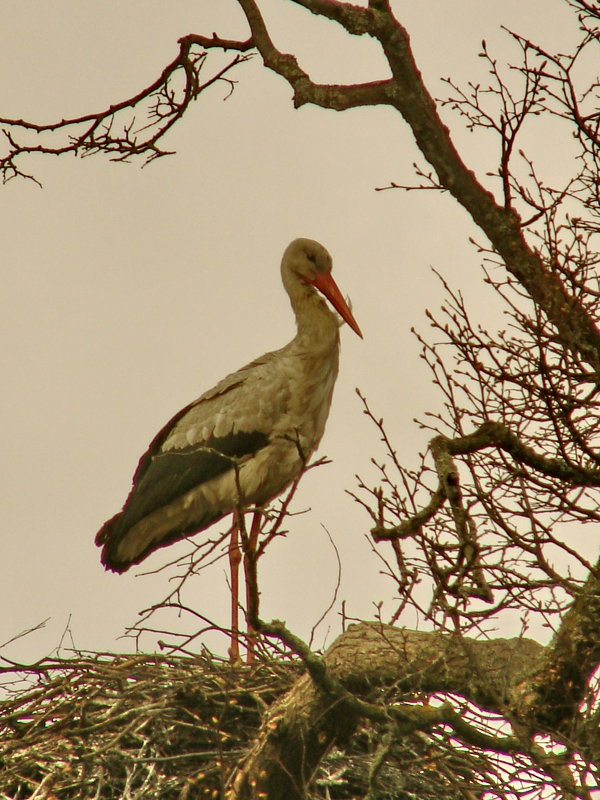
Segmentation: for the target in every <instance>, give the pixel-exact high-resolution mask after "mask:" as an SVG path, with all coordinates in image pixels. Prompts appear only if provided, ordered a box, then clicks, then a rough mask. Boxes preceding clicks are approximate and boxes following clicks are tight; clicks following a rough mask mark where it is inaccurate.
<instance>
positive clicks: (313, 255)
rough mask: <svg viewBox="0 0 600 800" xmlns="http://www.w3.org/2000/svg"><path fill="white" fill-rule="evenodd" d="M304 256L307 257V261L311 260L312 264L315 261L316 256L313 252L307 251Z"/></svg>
mask: <svg viewBox="0 0 600 800" xmlns="http://www.w3.org/2000/svg"><path fill="white" fill-rule="evenodd" d="M306 257H307V258H308V260H309V261H312V263H313V264H316V263H317V257H316V255H315V254H314V253H307V254H306Z"/></svg>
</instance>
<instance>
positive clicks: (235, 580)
mask: <svg viewBox="0 0 600 800" xmlns="http://www.w3.org/2000/svg"><path fill="white" fill-rule="evenodd" d="M229 536H230V540H229V576H230V580H231V647H230V648H229V660H230V661H231V663H232V664H233V663H235V662H237V661H239V660H240V618H239V608H240V561H241V560H242V553H241V551H240V543H239V537H240V530H239V527H238V520H237V514H234V515H233V525H232V526H231V530H230V532H229Z"/></svg>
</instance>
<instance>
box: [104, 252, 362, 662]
mask: <svg viewBox="0 0 600 800" xmlns="http://www.w3.org/2000/svg"><path fill="white" fill-rule="evenodd" d="M281 278H282V281H283V285H284V287H285V290H286V291H287V293H288V295H289V298H290V302H291V304H292V309H293V310H294V314H295V315H296V325H297V333H296V336H295V337H294V338H293V339H292V341H291V342H290V343H289V344H287V345H286V346H285V347H282V348H281V349H280V350H275V351H274V352H271V353H266V354H265V355H263V356H261V357H260V358H257V359H256V360H255V361H253V362H251V363H250V364H248V365H247V366H245V367H242V369H240V370H238V371H237V372H234V373H232V374H231V375H228V376H227V377H226V378H224V379H223V380H222V381H220V382H219V383H218V384H217V385H216V386H215V387H214V388H213V389H211V390H210V391H208V392H205V393H204V394H203V395H202V396H201V397H199V398H198V399H197V400H194V402H192V403H190V405H188V406H186V407H185V408H183V409H182V410H181V411H180V412H179V413H178V414H176V415H175V416H174V417H173V418H172V419H171V420H170V421H169V422H168V423H167V424H166V425H165V427H164V428H163V429H162V430H161V431H159V433H158V434H157V435H156V436H155V437H154V439H153V440H152V442H151V444H150V446H149V448H148V450H147V451H146V453H145V454H144V455H143V456H142V458H141V459H140V462H139V464H138V467H137V469H136V471H135V474H134V476H133V487H132V489H131V491H130V493H129V496H128V497H127V500H126V501H125V505H124V506H123V509H122V510H121V511H120V512H119V513H118V514H116V515H115V516H114V517H112V518H111V519H109V520H108V522H106V523H105V524H104V525H103V526H102V528H101V529H100V531H99V532H98V534H97V535H96V544H97V545H98V546H100V547H102V555H101V558H102V563H103V564H104V566H105V567H106V568H107V569H110V570H113V571H114V572H125V571H126V570H127V569H129V567H130V566H132V565H133V564H139V563H140V561H142V560H143V559H145V558H146V557H147V556H148V555H150V553H152V552H153V551H154V550H157V549H158V548H160V547H165V546H166V545H168V544H171V543H172V542H176V541H178V540H180V539H183V538H185V537H186V536H190V535H191V534H194V533H198V532H199V531H202V530H204V529H205V528H207V527H208V526H209V525H212V524H213V523H214V522H217V520H220V519H221V518H222V517H224V516H226V515H227V514H231V513H233V515H234V522H233V527H232V529H231V544H230V548H229V557H230V563H231V569H232V575H231V589H232V635H233V640H232V649H231V653H232V658H237V657H238V654H239V649H238V644H237V635H238V620H237V612H238V587H239V583H238V577H237V575H238V566H239V562H240V558H241V556H240V552H239V544H238V541H239V524H238V513H239V512H240V511H243V510H245V509H248V508H255V509H260V508H261V507H264V506H265V505H266V504H267V503H269V502H270V501H271V500H273V499H274V498H275V497H277V495H279V494H281V492H283V491H284V490H285V489H286V488H287V487H288V486H290V484H292V483H293V481H294V480H295V479H296V478H297V477H298V476H299V475H300V473H301V472H302V470H303V469H304V468H305V467H306V464H307V462H308V459H309V458H310V456H311V455H312V453H313V452H314V451H315V449H316V447H317V445H318V444H319V442H320V440H321V437H322V436H323V432H324V430H325V423H326V421H327V416H328V414H329V408H330V405H331V397H332V394H333V387H334V384H335V379H336V377H337V373H338V363H339V345H340V340H339V326H340V321H339V319H338V317H337V315H336V314H335V313H334V312H333V311H332V310H331V309H330V307H329V305H328V304H327V302H325V299H326V300H328V301H329V303H330V304H331V306H333V308H334V309H335V310H336V311H337V312H338V314H339V315H340V316H341V317H342V319H343V320H344V321H345V322H347V323H348V325H349V326H350V327H351V328H352V330H353V331H354V332H355V333H357V334H358V336H360V337H361V338H362V333H361V331H360V328H359V327H358V324H357V322H356V320H355V319H354V316H353V315H352V312H351V310H350V308H349V306H348V304H347V303H346V301H345V300H344V298H343V297H342V294H341V292H340V290H339V289H338V287H337V285H336V283H335V281H334V280H333V277H332V275H331V256H330V255H329V253H328V252H327V250H326V249H325V248H324V247H323V246H322V245H320V244H319V243H318V242H315V241H313V240H312V239H295V240H294V241H293V242H292V243H291V244H290V245H289V246H288V247H287V249H286V250H285V253H284V254H283V259H282V262H281ZM324 298H325V299H324ZM259 528H260V514H259V513H255V516H254V520H253V523H252V528H251V531H250V536H249V546H250V547H255V546H256V541H257V537H258V532H259Z"/></svg>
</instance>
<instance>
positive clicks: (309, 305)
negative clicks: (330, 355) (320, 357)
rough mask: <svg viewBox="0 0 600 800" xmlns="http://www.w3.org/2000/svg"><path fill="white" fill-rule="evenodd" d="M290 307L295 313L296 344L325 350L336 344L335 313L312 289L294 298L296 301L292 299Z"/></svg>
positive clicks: (337, 341)
mask: <svg viewBox="0 0 600 800" xmlns="http://www.w3.org/2000/svg"><path fill="white" fill-rule="evenodd" d="M292 307H293V309H294V311H295V313H296V326H297V329H298V332H297V334H296V341H297V343H298V344H300V345H303V346H305V347H309V348H311V349H316V350H321V349H323V350H326V349H329V348H332V347H336V346H337V345H338V343H339V322H338V318H337V315H336V314H334V313H333V311H331V310H330V309H329V306H328V305H327V303H326V301H325V300H324V299H323V298H322V297H321V296H320V295H318V294H317V293H316V292H315V291H314V290H312V291H311V292H310V294H308V293H307V294H305V295H303V296H302V297H301V298H298V299H296V302H294V301H292Z"/></svg>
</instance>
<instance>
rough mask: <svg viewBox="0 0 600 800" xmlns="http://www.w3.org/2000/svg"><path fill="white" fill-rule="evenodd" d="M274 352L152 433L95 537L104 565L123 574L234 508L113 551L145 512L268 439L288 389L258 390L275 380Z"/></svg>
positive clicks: (223, 469) (166, 502) (244, 457)
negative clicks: (124, 493) (121, 497)
mask: <svg viewBox="0 0 600 800" xmlns="http://www.w3.org/2000/svg"><path fill="white" fill-rule="evenodd" d="M269 356H270V354H269V355H267V356H263V358H261V359H259V360H257V361H255V362H253V363H252V364H249V365H248V366H247V367H244V368H243V369H242V370H239V371H238V372H237V373H234V374H233V375H230V376H228V377H227V378H225V379H224V380H222V381H221V382H220V383H219V384H217V386H215V387H214V389H212V390H211V391H210V392H206V393H205V394H204V395H202V397H200V398H199V399H198V400H195V401H194V402H193V403H191V404H190V405H189V406H186V407H185V408H183V409H182V410H181V411H180V412H179V413H177V414H176V415H175V416H174V417H173V418H172V419H171V420H170V421H169V422H168V423H167V424H166V425H165V426H164V427H163V428H162V430H160V431H159V433H158V434H157V435H156V436H155V437H154V439H153V440H152V442H151V443H150V446H149V448H148V450H147V451H146V453H144V455H143V456H142V458H141V459H140V461H139V464H138V467H137V469H136V471H135V474H134V477H133V487H132V489H131V492H130V494H129V496H128V498H127V501H126V502H125V505H124V506H123V510H122V511H121V512H120V513H119V514H117V515H116V516H115V517H113V518H112V519H110V520H109V521H108V522H107V523H105V525H104V526H103V527H102V528H101V530H100V531H99V532H98V534H97V536H96V544H98V545H104V550H103V553H102V560H103V563H104V564H105V565H106V566H108V567H109V568H112V569H116V570H118V571H123V570H125V569H127V568H128V567H129V566H130V565H131V564H132V563H138V562H139V561H141V560H142V559H143V558H144V557H145V556H146V555H148V554H149V553H150V552H151V551H152V550H154V549H156V548H157V547H162V546H164V545H165V544H168V543H170V542H172V541H175V540H177V539H180V538H183V537H184V536H186V535H189V534H191V533H195V532H196V531H198V530H202V528H204V527H206V526H208V525H210V524H211V523H212V522H214V521H216V520H217V519H219V518H220V517H222V516H224V515H225V514H227V513H229V512H230V511H231V510H233V508H235V500H234V501H233V503H232V506H231V507H228V508H222V509H220V508H212V507H211V508H207V509H206V510H205V513H203V515H201V516H200V515H199V516H198V517H196V519H195V520H194V523H193V524H191V523H189V522H188V523H187V525H186V526H185V527H182V525H181V523H180V520H179V519H178V518H177V515H174V517H173V523H172V529H171V530H169V531H168V532H164V533H163V534H162V535H161V537H160V540H158V541H157V540H155V541H153V543H152V546H150V547H147V546H144V547H140V550H139V553H136V555H135V557H132V558H129V560H128V561H127V562H125V561H124V560H123V559H122V558H121V557H120V556H117V555H116V554H117V552H118V549H119V544H120V543H121V542H122V541H123V540H124V539H125V537H127V536H128V534H129V531H131V529H132V528H133V527H134V526H135V525H137V523H139V522H140V521H141V520H143V519H144V518H145V517H148V516H149V515H151V514H152V513H153V512H155V511H158V510H160V509H163V508H165V507H167V506H169V505H170V504H171V503H174V502H175V501H177V500H178V499H179V498H182V497H183V495H185V494H186V492H188V491H190V490H191V489H193V488H194V487H196V486H201V485H202V484H205V483H207V482H208V481H210V480H212V479H214V478H216V477H218V476H219V475H222V474H223V473H225V472H228V471H229V470H230V469H233V468H234V467H235V465H236V464H239V463H241V462H243V461H245V460H247V459H249V458H251V457H252V456H254V455H255V454H256V453H258V452H259V451H260V450H261V449H262V448H264V447H265V446H266V445H267V444H268V443H269V441H270V437H269V433H270V428H271V427H272V425H273V416H275V419H277V417H278V416H279V414H281V413H282V412H283V410H284V408H285V405H286V403H287V393H286V392H285V391H278V388H279V387H277V386H271V385H270V386H269V388H270V389H274V391H268V392H266V393H265V392H264V391H260V389H261V388H262V386H264V383H265V380H266V382H267V383H269V384H270V383H271V381H270V380H268V379H269V378H271V377H272V376H271V369H270V367H271V365H270V358H269ZM275 383H276V381H275ZM261 385H262V386H261ZM190 525H192V526H191V527H190ZM133 535H134V534H132V536H133ZM130 538H131V537H130ZM135 549H136V548H135V546H134V547H133V548H131V552H133V551H135Z"/></svg>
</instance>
